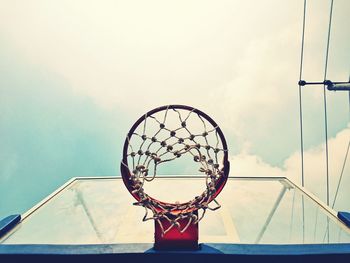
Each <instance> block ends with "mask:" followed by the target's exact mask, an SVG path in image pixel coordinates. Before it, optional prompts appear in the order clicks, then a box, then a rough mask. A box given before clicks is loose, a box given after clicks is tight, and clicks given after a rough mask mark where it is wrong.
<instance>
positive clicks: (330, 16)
mask: <svg viewBox="0 0 350 263" xmlns="http://www.w3.org/2000/svg"><path fill="white" fill-rule="evenodd" d="M333 2H334V0H332V1H331V7H330V13H329V24H328V36H327V48H326V60H325V66H324V78H323V80H324V81H326V78H327V70H328V55H329V43H330V39H331V27H332V14H333ZM323 104H324V130H325V141H326V178H327V205H328V206H329V159H328V123H327V122H328V121H327V94H326V85H323ZM327 240H328V243H329V218H327Z"/></svg>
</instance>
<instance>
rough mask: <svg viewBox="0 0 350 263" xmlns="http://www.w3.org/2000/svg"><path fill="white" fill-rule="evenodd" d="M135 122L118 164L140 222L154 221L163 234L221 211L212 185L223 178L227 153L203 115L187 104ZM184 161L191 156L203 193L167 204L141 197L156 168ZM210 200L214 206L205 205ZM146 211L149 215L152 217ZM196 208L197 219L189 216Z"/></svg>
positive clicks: (166, 109) (154, 176) (208, 120)
mask: <svg viewBox="0 0 350 263" xmlns="http://www.w3.org/2000/svg"><path fill="white" fill-rule="evenodd" d="M140 120H141V121H140ZM140 120H139V123H138V122H137V123H136V124H138V125H137V126H136V127H133V128H132V130H131V131H130V133H129V134H128V136H127V139H126V144H127V152H124V159H123V161H122V166H124V168H127V169H128V171H129V174H128V176H129V178H128V183H129V186H130V188H129V189H130V190H131V193H132V194H133V195H134V196H135V197H136V198H137V199H138V202H136V203H135V205H139V206H143V207H145V211H146V212H145V216H144V218H143V220H144V221H146V220H151V219H153V220H157V222H158V223H159V225H160V227H161V229H162V233H163V235H164V234H166V233H167V232H168V231H169V230H170V229H171V228H173V227H177V228H178V229H179V231H180V232H184V231H186V229H187V228H188V226H189V225H190V224H197V223H198V222H199V221H200V220H201V219H202V218H203V216H204V214H205V212H206V210H207V209H209V210H216V209H218V208H219V207H220V205H219V203H218V202H217V201H216V200H215V197H216V195H217V191H218V189H217V186H218V182H219V181H222V180H223V179H224V178H223V177H225V176H227V174H225V173H224V171H225V169H224V165H225V162H224V160H227V149H226V143H224V142H223V140H224V138H223V135H222V133H221V130H220V129H219V127H218V126H217V125H216V124H215V122H214V121H212V120H211V119H210V118H209V117H208V116H207V115H205V114H204V113H202V112H200V111H198V110H196V109H193V108H190V107H187V106H186V107H176V106H167V107H163V109H162V110H160V111H156V112H154V113H151V114H149V115H148V114H146V115H145V116H143V117H142V118H141V119H140ZM225 156H226V159H225ZM183 157H191V159H192V160H193V161H192V162H191V164H190V165H192V166H193V165H195V167H196V168H197V169H198V171H199V172H200V174H202V175H205V190H204V191H203V192H202V194H200V195H198V196H196V197H194V198H193V199H192V200H189V201H188V202H185V203H180V202H175V203H166V202H162V201H158V200H156V199H154V198H152V197H151V196H149V195H148V194H147V193H145V191H144V186H145V184H146V183H148V182H151V181H153V180H154V179H155V178H156V177H157V171H158V170H159V167H162V166H165V164H167V163H169V162H171V161H174V160H178V159H182V158H183ZM183 159H185V158H183ZM187 159H188V158H187ZM186 165H189V164H188V163H187V164H186ZM226 165H227V164H226ZM220 190H221V189H220ZM211 201H213V202H214V203H215V206H214V207H210V206H209V203H210V202H211ZM148 210H150V211H151V212H152V215H151V216H149V215H148ZM197 210H201V211H202V213H201V215H200V216H197V213H194V212H195V211H197ZM161 219H165V220H168V221H169V223H170V226H169V227H168V228H167V229H164V227H163V226H162V223H161ZM183 219H187V220H186V224H185V225H181V224H180V223H179V221H180V220H182V222H183Z"/></svg>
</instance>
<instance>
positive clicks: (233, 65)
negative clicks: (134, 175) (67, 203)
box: [0, 0, 350, 217]
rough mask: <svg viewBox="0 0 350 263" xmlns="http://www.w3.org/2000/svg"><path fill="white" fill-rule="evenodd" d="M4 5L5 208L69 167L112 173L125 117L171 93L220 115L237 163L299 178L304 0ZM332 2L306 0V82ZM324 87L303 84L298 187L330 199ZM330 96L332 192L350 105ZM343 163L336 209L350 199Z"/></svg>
mask: <svg viewBox="0 0 350 263" xmlns="http://www.w3.org/2000/svg"><path fill="white" fill-rule="evenodd" d="M0 7H1V8H0V135H1V136H0V217H3V216H5V215H7V214H9V213H16V212H23V211H25V210H26V209H28V208H30V207H31V206H32V205H33V204H35V203H37V202H38V201H39V200H41V199H42V198H43V197H45V196H46V195H47V194H49V193H50V192H52V191H53V190H54V189H56V188H57V187H58V186H60V185H61V184H63V183H64V182H65V181H67V180H68V179H69V178H71V177H73V176H100V175H118V174H119V161H120V157H121V150H122V144H123V141H124V136H125V134H126V133H127V131H128V129H129V127H130V126H131V125H132V124H133V122H134V121H135V120H136V119H137V118H138V117H139V116H140V115H142V114H143V113H145V112H146V111H148V110H150V109H152V108H155V107H157V106H161V105H166V104H185V105H191V106H194V107H197V108H199V109H201V110H202V111H204V112H206V113H208V114H209V115H210V116H212V117H213V118H214V119H215V120H216V121H217V122H218V124H219V125H220V126H221V127H222V129H223V131H224V133H225V135H226V137H227V140H228V144H229V151H230V155H231V161H232V163H231V168H232V171H231V175H253V176H259V175H287V176H289V177H291V178H293V179H294V180H296V181H298V182H300V171H301V170H300V154H299V148H300V144H299V141H300V136H299V122H298V121H299V119H298V118H299V111H298V109H299V108H298V107H299V106H298V86H297V82H298V77H299V72H298V71H299V62H300V61H299V60H300V39H301V26H302V13H303V1H302V0H298V1H294V0H289V1H287V0H285V1H279V0H263V1H231V0H230V1H202V0H201V1H199V0H198V1H160V0H159V1H34V0H33V1H14V0H11V1H5V0H0ZM329 8H330V1H328V0H309V1H308V5H307V21H306V36H305V37H306V38H305V41H306V42H305V59H304V73H303V78H304V79H306V80H309V81H320V80H323V71H324V62H325V48H326V37H327V30H328V28H327V27H328V18H329ZM348 10H350V2H349V1H347V0H335V1H334V13H333V15H334V19H333V26H332V34H331V44H330V54H329V71H328V79H331V80H334V81H346V80H348V78H349V72H350V52H349V48H350V30H349V29H348V25H349V24H350V17H349V16H348ZM322 95H323V94H322V87H321V86H318V87H317V86H316V87H310V88H309V87H308V88H305V89H304V90H303V107H304V125H305V126H304V129H305V134H304V135H305V137H304V139H305V150H306V154H305V171H306V186H307V188H309V189H310V190H311V191H312V192H314V193H315V194H317V195H318V196H319V197H320V198H322V199H323V200H325V155H324V122H323V104H322V103H323V97H322ZM327 99H328V117H329V139H330V141H329V150H330V156H331V157H330V176H331V193H333V192H334V189H335V185H336V182H337V180H338V177H339V175H340V171H341V165H342V162H343V158H344V155H345V152H346V146H347V143H348V140H349V137H350V129H349V126H348V124H349V107H348V95H347V94H346V93H341V92H338V93H334V92H328V93H327ZM349 167H350V166H347V168H346V170H345V175H344V182H343V185H342V187H341V188H340V195H339V200H338V202H337V204H336V208H337V209H347V210H350V206H349V203H348V202H346V200H349V198H350V196H349V193H346V191H345V187H344V185H349V183H350V174H349V173H350V168H349ZM175 172H177V173H181V172H182V170H181V167H179V170H178V171H175ZM331 200H332V196H331Z"/></svg>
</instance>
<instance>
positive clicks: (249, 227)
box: [0, 176, 350, 244]
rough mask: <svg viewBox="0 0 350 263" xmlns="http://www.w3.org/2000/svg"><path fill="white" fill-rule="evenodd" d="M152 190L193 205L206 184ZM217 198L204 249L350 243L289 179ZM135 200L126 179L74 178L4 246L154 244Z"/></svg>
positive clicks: (246, 183) (179, 183)
mask: <svg viewBox="0 0 350 263" xmlns="http://www.w3.org/2000/svg"><path fill="white" fill-rule="evenodd" d="M147 187H148V188H147V189H146V190H147V192H152V193H154V194H155V197H157V198H159V199H160V200H162V199H163V198H165V197H168V198H169V193H180V194H181V195H180V196H181V197H182V198H184V200H187V199H188V200H189V199H191V198H193V197H194V196H195V194H196V193H197V192H198V191H200V190H201V188H202V187H203V178H198V177H190V176H185V178H184V177H180V178H179V177H162V178H157V179H156V180H154V181H153V182H152V183H151V184H149V185H148V186H147ZM217 200H218V201H219V203H220V204H221V206H222V207H221V208H220V209H219V210H217V211H208V212H207V213H206V215H205V217H204V218H203V220H202V221H201V222H200V225H199V242H200V243H245V244H306V243H318V244H319V243H350V231H349V229H348V228H347V227H346V226H345V225H344V224H343V223H342V222H341V221H339V220H338V219H337V217H336V215H335V213H334V211H332V210H330V209H329V208H327V207H326V206H325V205H324V204H322V202H320V201H319V200H318V199H317V198H315V197H314V196H312V195H311V194H310V193H308V192H306V191H305V190H304V189H302V188H300V187H298V186H296V185H295V184H294V183H292V182H291V181H290V180H288V179H286V178H283V177H279V178H277V177H271V178H262V177H254V178H253V177H245V178H237V177H230V178H229V179H228V181H227V184H226V186H225V188H224V189H223V191H222V192H221V194H220V195H219V196H218V198H217ZM134 201H135V200H134V199H133V197H132V196H131V195H130V194H129V192H128V191H127V190H126V188H125V186H124V183H123V181H122V179H121V178H119V177H109V178H75V179H72V180H71V181H70V182H68V183H67V184H65V185H64V186H63V187H61V188H60V189H58V190H57V191H56V192H55V193H53V194H52V195H51V196H49V197H48V198H46V199H45V200H43V201H42V202H41V203H40V204H38V205H37V206H36V207H34V208H32V209H31V210H29V211H28V212H27V213H25V214H24V215H23V216H22V221H21V223H20V224H19V225H17V226H16V227H15V228H14V229H13V230H12V231H11V232H10V233H9V234H7V235H6V236H4V237H3V238H2V239H0V243H1V244H115V243H153V238H154V222H153V221H147V222H142V218H143V216H144V212H145V211H144V208H143V207H137V206H133V205H132V203H133V202H134ZM166 201H168V200H166ZM175 201H182V200H175Z"/></svg>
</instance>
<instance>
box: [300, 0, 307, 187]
mask: <svg viewBox="0 0 350 263" xmlns="http://www.w3.org/2000/svg"><path fill="white" fill-rule="evenodd" d="M305 20H306V0H304V14H303V30H302V36H301V52H300V70H299V83H300V81H301V78H302V74H303V60H304V42H305ZM299 120H300V152H301V185H302V186H304V183H305V181H304V139H303V107H302V93H301V85H300V84H299Z"/></svg>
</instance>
